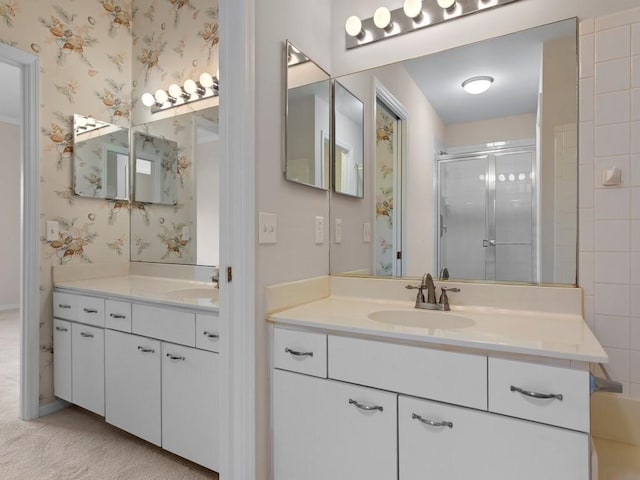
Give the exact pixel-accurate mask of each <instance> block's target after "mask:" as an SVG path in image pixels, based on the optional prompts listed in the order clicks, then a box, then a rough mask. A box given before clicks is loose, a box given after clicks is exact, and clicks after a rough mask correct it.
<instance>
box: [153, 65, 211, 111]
mask: <svg viewBox="0 0 640 480" xmlns="http://www.w3.org/2000/svg"><path fill="white" fill-rule="evenodd" d="M218 76H219V74H218V72H216V75H215V76H213V75H211V74H210V73H208V72H204V73H203V74H202V75H200V78H199V79H198V81H197V82H196V81H195V80H192V79H190V78H189V79H187V80H185V82H184V84H183V85H182V86H180V85H178V84H176V83H173V84H171V85H169V88H168V89H167V90H163V89H158V90H156V93H155V94H151V93H149V92H145V93H143V94H142V97H141V100H142V104H143V105H144V106H145V107H150V108H151V113H156V112H159V111H162V110H167V109H169V108H174V107H178V106H180V105H184V104H186V103H192V102H197V101H198V100H203V99H205V98H211V97H217V96H218V94H219V93H218V85H219V82H218Z"/></svg>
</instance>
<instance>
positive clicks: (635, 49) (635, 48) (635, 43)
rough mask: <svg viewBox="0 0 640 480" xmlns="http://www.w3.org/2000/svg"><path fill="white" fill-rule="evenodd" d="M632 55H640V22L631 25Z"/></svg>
mask: <svg viewBox="0 0 640 480" xmlns="http://www.w3.org/2000/svg"><path fill="white" fill-rule="evenodd" d="M631 55H640V23H635V24H633V25H632V26H631Z"/></svg>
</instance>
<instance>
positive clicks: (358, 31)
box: [344, 15, 364, 38]
mask: <svg viewBox="0 0 640 480" xmlns="http://www.w3.org/2000/svg"><path fill="white" fill-rule="evenodd" d="M344 29H345V31H346V32H347V35H349V36H350V37H355V38H361V37H364V31H363V30H362V20H360V18H359V17H357V16H355V15H352V16H350V17H349V18H347V21H346V22H345V23H344Z"/></svg>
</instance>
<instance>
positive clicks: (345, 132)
mask: <svg viewBox="0 0 640 480" xmlns="http://www.w3.org/2000/svg"><path fill="white" fill-rule="evenodd" d="M333 122H334V139H335V140H334V148H335V150H334V152H333V154H334V160H333V164H332V165H333V179H334V180H333V191H334V192H336V193H340V194H343V195H349V196H351V197H357V198H362V197H363V196H364V149H363V148H364V103H362V100H360V99H359V98H358V97H356V96H355V95H354V94H353V93H351V92H350V91H349V90H347V89H346V88H345V87H344V85H342V84H341V83H340V82H339V81H337V80H336V81H334V84H333Z"/></svg>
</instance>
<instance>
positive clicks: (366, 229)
mask: <svg viewBox="0 0 640 480" xmlns="http://www.w3.org/2000/svg"><path fill="white" fill-rule="evenodd" d="M362 241H363V242H364V243H371V224H370V223H369V222H366V223H364V224H363V225H362Z"/></svg>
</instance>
